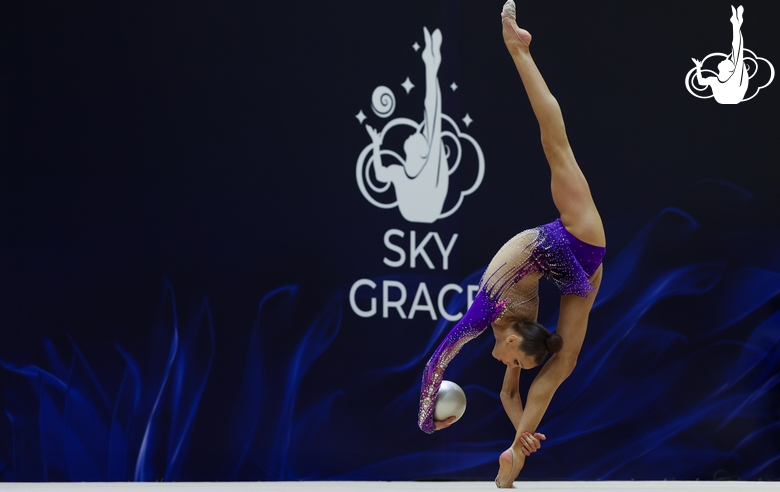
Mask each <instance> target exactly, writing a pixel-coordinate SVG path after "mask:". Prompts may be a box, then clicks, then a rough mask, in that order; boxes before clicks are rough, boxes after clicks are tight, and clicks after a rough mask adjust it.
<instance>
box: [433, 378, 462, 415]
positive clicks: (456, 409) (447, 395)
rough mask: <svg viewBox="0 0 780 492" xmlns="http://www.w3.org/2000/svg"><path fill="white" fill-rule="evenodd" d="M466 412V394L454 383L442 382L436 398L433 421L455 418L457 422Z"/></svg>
mask: <svg viewBox="0 0 780 492" xmlns="http://www.w3.org/2000/svg"><path fill="white" fill-rule="evenodd" d="M465 411H466V393H464V392H463V389H462V388H461V387H460V386H458V385H457V384H455V383H453V382H452V381H446V380H445V381H442V382H441V386H440V387H439V394H438V395H437V396H436V407H434V410H433V420H447V419H448V418H450V417H452V416H453V415H454V416H455V421H456V422H457V421H458V420H459V419H460V418H461V416H463V412H465Z"/></svg>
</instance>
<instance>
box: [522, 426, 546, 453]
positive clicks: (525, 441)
mask: <svg viewBox="0 0 780 492" xmlns="http://www.w3.org/2000/svg"><path fill="white" fill-rule="evenodd" d="M546 439H547V436H545V435H544V434H539V433H538V432H537V433H536V434H534V435H531V434H530V433H528V432H523V433H522V434H520V442H521V443H522V445H523V447H522V449H521V451H522V452H523V454H524V455H526V456H531V453H535V452H536V451H538V450H539V448H541V447H542V443H540V442H539V441H540V440H541V441H544V440H546Z"/></svg>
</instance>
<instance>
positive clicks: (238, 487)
mask: <svg viewBox="0 0 780 492" xmlns="http://www.w3.org/2000/svg"><path fill="white" fill-rule="evenodd" d="M495 488H496V486H495V484H493V483H492V482H238V483H236V482H231V483H227V482H209V483H205V482H197V483H192V482H178V483H115V482H114V483H3V484H0V490H1V491H4V492H5V491H20V492H39V491H40V492H44V491H45V492H76V491H79V492H81V491H87V492H91V491H95V492H97V491H108V492H134V491H148V492H152V491H160V492H162V491H177V492H184V491H195V492H207V491H208V492H211V491H214V492H216V491H220V492H221V491H226V492H233V491H235V492H244V491H246V492H249V491H253V492H255V491H260V492H303V491H309V490H311V491H315V492H341V491H361V492H365V491H367V490H371V491H374V490H376V491H380V492H385V491H387V492H395V491H398V492H418V491H419V492H432V491H438V490H441V491H447V492H452V491H455V492H457V491H472V490H473V491H477V490H484V491H489V490H495ZM515 488H517V489H519V490H522V489H525V490H529V491H533V492H567V491H575V490H576V491H600V492H610V491H623V490H625V491H629V492H699V491H701V492H704V491H716V492H718V491H724V492H725V491H734V492H743V491H745V492H753V491H772V492H780V482H517V483H515Z"/></svg>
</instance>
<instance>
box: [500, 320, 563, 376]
mask: <svg viewBox="0 0 780 492" xmlns="http://www.w3.org/2000/svg"><path fill="white" fill-rule="evenodd" d="M512 329H513V330H514V331H515V332H516V333H517V334H518V335H520V336H521V337H522V338H523V341H522V342H520V347H519V348H520V350H522V351H523V352H524V353H526V354H527V355H530V356H531V357H533V358H534V361H535V362H536V364H537V365H539V364H541V363H542V362H544V359H546V358H547V355H548V354H554V353H556V352H558V351H560V350H561V348H562V347H563V338H561V336H560V335H559V334H557V333H550V331H549V330H548V329H547V328H545V327H544V326H542V325H540V324H539V323H537V322H536V321H515V322H514V323H512Z"/></svg>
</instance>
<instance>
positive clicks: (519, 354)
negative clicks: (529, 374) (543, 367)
mask: <svg viewBox="0 0 780 492" xmlns="http://www.w3.org/2000/svg"><path fill="white" fill-rule="evenodd" d="M522 341H523V339H522V337H520V335H515V334H511V335H508V336H506V337H503V338H502V337H499V336H498V334H497V335H496V346H495V347H493V357H495V358H496V359H497V360H498V361H499V362H501V363H502V364H504V365H506V366H509V367H519V368H521V369H532V368H534V367H536V365H537V364H536V362H535V361H534V358H533V357H531V356H530V355H528V354H526V353H525V352H523V351H522V350H520V342H522Z"/></svg>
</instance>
